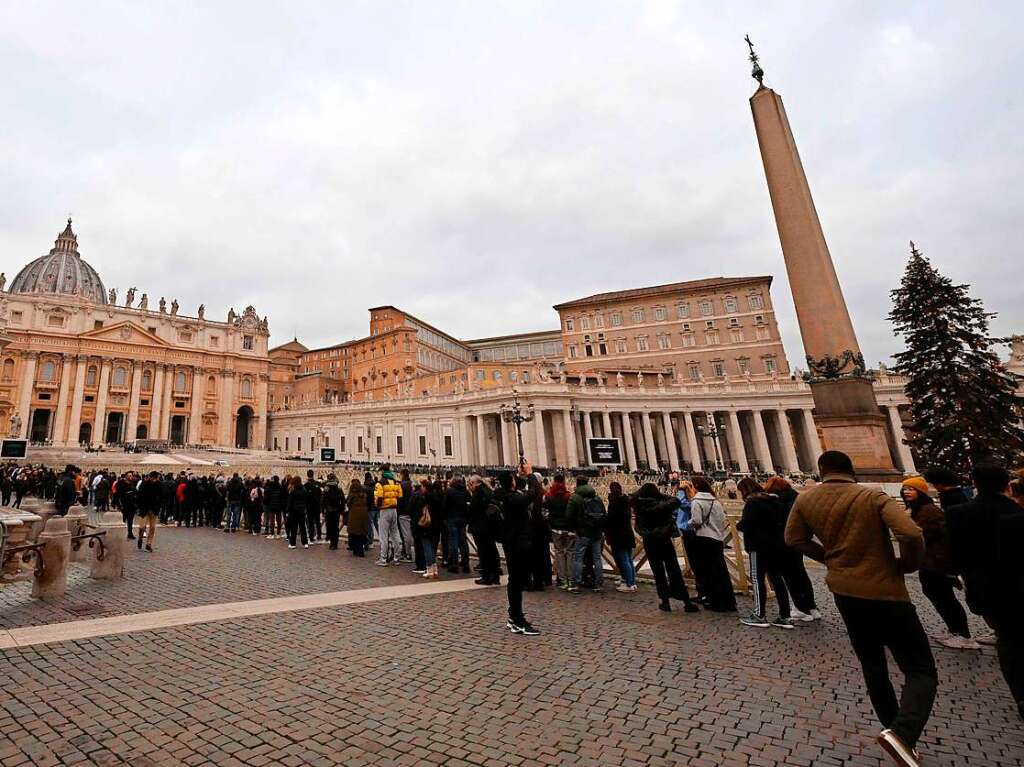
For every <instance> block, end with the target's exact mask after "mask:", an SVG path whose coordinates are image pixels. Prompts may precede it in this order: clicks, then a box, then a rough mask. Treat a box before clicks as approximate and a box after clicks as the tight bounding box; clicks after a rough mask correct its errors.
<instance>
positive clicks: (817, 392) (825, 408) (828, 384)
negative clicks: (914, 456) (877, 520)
mask: <svg viewBox="0 0 1024 767" xmlns="http://www.w3.org/2000/svg"><path fill="white" fill-rule="evenodd" d="M811 394H812V395H813V397H814V423H815V424H816V425H817V427H818V434H819V436H820V437H821V447H822V450H841V451H842V452H844V453H846V454H847V455H848V456H850V460H852V461H853V468H854V470H855V471H856V472H857V479H858V480H860V481H861V482H900V481H901V480H902V479H903V473H902V472H901V471H900V470H899V469H897V468H896V466H895V464H893V460H892V452H891V451H890V449H889V437H888V430H887V428H888V427H887V423H886V418H885V416H884V415H882V413H881V412H879V410H878V402H877V400H876V399H875V392H874V389H873V388H872V386H871V381H869V380H868V379H866V378H840V379H838V380H835V381H815V382H814V383H812V384H811Z"/></svg>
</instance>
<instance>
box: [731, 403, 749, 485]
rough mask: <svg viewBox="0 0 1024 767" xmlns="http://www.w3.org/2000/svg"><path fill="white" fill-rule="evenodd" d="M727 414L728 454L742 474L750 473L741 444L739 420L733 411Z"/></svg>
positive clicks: (744, 449) (741, 436) (744, 448)
mask: <svg viewBox="0 0 1024 767" xmlns="http://www.w3.org/2000/svg"><path fill="white" fill-rule="evenodd" d="M728 412H729V452H731V453H732V455H733V458H734V459H735V460H736V463H738V464H739V467H740V471H741V472H742V473H743V474H748V473H749V472H750V464H749V463H747V448H746V447H745V446H744V444H743V432H742V431H741V429H740V418H739V416H738V415H737V414H736V411H735V410H730V411H728Z"/></svg>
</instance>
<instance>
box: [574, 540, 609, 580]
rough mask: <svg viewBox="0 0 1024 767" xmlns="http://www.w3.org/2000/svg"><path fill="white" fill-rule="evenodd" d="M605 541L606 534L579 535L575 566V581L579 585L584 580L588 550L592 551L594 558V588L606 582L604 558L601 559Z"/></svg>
mask: <svg viewBox="0 0 1024 767" xmlns="http://www.w3.org/2000/svg"><path fill="white" fill-rule="evenodd" d="M603 543H604V536H602V535H599V536H598V537H597V538H585V537H584V536H582V535H581V536H579V537H578V538H577V539H576V561H575V562H574V565H575V567H573V583H574V584H575V585H577V586H578V585H579V583H580V581H581V580H583V560H584V559H585V558H586V555H587V550H588V549H589V550H590V552H591V557H593V560H594V588H595V589H597V588H600V587H601V586H602V585H603V584H604V560H603V559H601V548H602V544H603Z"/></svg>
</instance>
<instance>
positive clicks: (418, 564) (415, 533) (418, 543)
mask: <svg viewBox="0 0 1024 767" xmlns="http://www.w3.org/2000/svg"><path fill="white" fill-rule="evenodd" d="M349 548H351V546H349ZM412 556H413V560H414V564H413V567H414V568H415V569H416V570H419V571H420V572H422V571H424V570H426V569H427V557H426V555H425V554H424V553H423V528H422V527H420V526H419V524H418V521H416V520H414V521H413V523H412Z"/></svg>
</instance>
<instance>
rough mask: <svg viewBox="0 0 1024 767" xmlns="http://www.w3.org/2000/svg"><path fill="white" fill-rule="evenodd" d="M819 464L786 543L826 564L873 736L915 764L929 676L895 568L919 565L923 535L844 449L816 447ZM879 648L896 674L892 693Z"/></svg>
mask: <svg viewBox="0 0 1024 767" xmlns="http://www.w3.org/2000/svg"><path fill="white" fill-rule="evenodd" d="M818 471H819V473H820V474H821V477H822V482H821V484H820V485H817V486H815V487H813V488H810V489H808V490H804V491H803V492H802V493H800V495H799V497H798V498H797V500H796V502H795V503H794V504H793V510H792V511H791V512H790V515H789V521H788V523H787V525H786V544H787V545H788V546H790V547H791V548H793V549H795V550H797V551H800V552H802V553H803V554H804V555H806V556H808V557H810V558H811V559H814V560H817V561H818V562H823V563H824V564H825V567H826V568H827V569H828V575H827V576H826V577H825V582H826V583H827V584H828V587H829V590H831V591H832V594H833V598H834V599H835V602H836V607H837V608H838V609H839V614H840V615H842V617H843V622H844V623H845V624H846V631H847V633H848V634H849V636H850V643H851V644H852V645H853V651H854V652H855V653H856V654H857V658H858V659H859V660H860V664H861V668H862V670H863V672H864V682H865V684H866V686H867V688H868V695H869V696H870V698H871V704H872V706H874V709H875V713H876V714H877V715H878V719H879V720H880V721H881V723H882V725H883V726H884V727H885V729H884V730H883V731H882V733H881V734H880V735H879V736H878V742H879V743H880V744H881V746H882V747H883V748H884V749H885V750H886V752H887V753H888V754H889V755H890V756H891V757H892V758H893V760H894V761H895V762H896V763H897V764H901V765H906V766H908V767H916V766H917V765H918V764H919V763H920V758H919V757H918V754H917V751H915V750H914V747H915V745H916V744H917V740H918V738H919V737H920V735H921V731H922V730H923V729H924V726H925V724H926V723H927V722H928V717H929V715H930V714H931V710H932V704H933V703H934V701H935V689H936V686H937V682H938V676H937V674H936V671H935V659H934V658H933V657H932V651H931V647H930V646H929V645H928V637H927V635H926V634H925V632H924V628H923V627H922V626H921V622H920V620H918V617H917V611H916V610H915V609H914V605H913V604H912V603H911V602H910V596H909V595H908V594H907V587H906V585H905V584H904V582H903V576H904V574H905V573H909V572H913V571H914V570H916V569H917V568H918V567H919V566H920V564H921V560H922V558H923V557H924V536H923V534H922V533H921V529H920V528H919V527H918V526H917V525H916V524H914V522H913V520H911V518H910V515H909V514H907V512H906V510H905V509H904V508H903V504H902V503H900V502H899V501H897V500H896V499H894V498H890V497H889V496H888V495H886V494H885V493H883V492H882V491H881V490H872V489H870V488H867V487H864V486H862V485H858V484H857V482H856V479H855V478H854V473H853V463H852V462H851V461H850V458H849V456H847V455H846V454H845V453H841V452H839V451H836V450H828V451H826V452H824V453H822V454H821V457H820V458H819V459H818ZM890 533H891V534H892V536H894V537H895V538H896V543H897V545H898V547H899V552H900V555H899V557H897V556H896V554H895V552H894V551H893V546H892V540H891V538H890ZM812 536H813V537H815V538H817V540H812ZM886 648H888V649H889V651H890V652H891V653H892V656H893V658H894V659H895V661H896V665H897V666H899V668H900V671H902V672H903V675H904V677H905V681H904V685H903V694H902V697H901V698H900V699H898V700H897V698H896V692H895V690H894V689H893V686H892V682H891V681H890V679H889V667H888V663H887V662H886V658H885V650H886Z"/></svg>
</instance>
